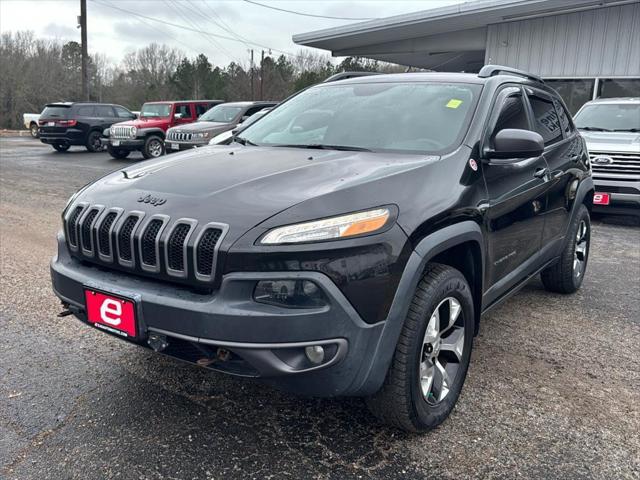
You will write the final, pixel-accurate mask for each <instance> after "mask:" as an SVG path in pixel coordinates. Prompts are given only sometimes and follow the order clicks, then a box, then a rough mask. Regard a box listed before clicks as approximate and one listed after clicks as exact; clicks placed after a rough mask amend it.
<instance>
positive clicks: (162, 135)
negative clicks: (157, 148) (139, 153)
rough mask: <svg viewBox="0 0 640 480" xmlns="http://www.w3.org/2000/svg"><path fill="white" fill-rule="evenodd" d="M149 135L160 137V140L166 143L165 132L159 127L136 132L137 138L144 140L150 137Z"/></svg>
mask: <svg viewBox="0 0 640 480" xmlns="http://www.w3.org/2000/svg"><path fill="white" fill-rule="evenodd" d="M149 135H159V136H160V138H162V141H164V139H165V137H166V134H165V132H164V130H162V129H161V128H159V127H152V128H141V129H140V130H138V131H137V132H136V137H142V138H144V137H148V136H149Z"/></svg>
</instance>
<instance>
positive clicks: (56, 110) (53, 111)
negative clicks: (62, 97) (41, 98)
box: [40, 106, 71, 118]
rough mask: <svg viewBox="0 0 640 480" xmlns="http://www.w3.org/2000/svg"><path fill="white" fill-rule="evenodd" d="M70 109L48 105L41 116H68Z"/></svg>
mask: <svg viewBox="0 0 640 480" xmlns="http://www.w3.org/2000/svg"><path fill="white" fill-rule="evenodd" d="M70 110H71V109H70V108H69V107H59V106H46V107H44V110H43V111H42V113H41V114H40V116H41V117H42V118H67V115H69V111H70Z"/></svg>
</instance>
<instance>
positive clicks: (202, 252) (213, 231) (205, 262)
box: [196, 228, 222, 276]
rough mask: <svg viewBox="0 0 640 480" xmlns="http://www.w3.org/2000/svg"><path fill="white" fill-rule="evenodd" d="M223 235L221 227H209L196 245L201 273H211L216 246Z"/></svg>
mask: <svg viewBox="0 0 640 480" xmlns="http://www.w3.org/2000/svg"><path fill="white" fill-rule="evenodd" d="M221 235H222V230H220V229H219V228H208V229H207V230H205V232H204V234H203V235H202V237H201V238H200V241H199V242H198V246H197V247H196V268H197V272H198V273H199V274H200V275H207V276H208V275H211V272H212V270H213V259H214V256H215V248H216V245H217V243H218V240H220V236H221Z"/></svg>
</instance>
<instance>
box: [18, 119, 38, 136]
mask: <svg viewBox="0 0 640 480" xmlns="http://www.w3.org/2000/svg"><path fill="white" fill-rule="evenodd" d="M38 120H40V114H39V113H23V114H22V121H23V123H24V127H25V128H26V129H27V130H29V131H30V132H31V136H32V137H33V138H38Z"/></svg>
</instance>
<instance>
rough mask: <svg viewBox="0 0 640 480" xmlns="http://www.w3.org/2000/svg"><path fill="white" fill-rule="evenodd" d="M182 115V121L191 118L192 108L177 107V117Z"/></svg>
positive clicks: (185, 106)
mask: <svg viewBox="0 0 640 480" xmlns="http://www.w3.org/2000/svg"><path fill="white" fill-rule="evenodd" d="M178 114H180V115H181V117H180V118H182V119H185V118H191V108H190V106H189V105H176V113H175V115H178Z"/></svg>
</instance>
